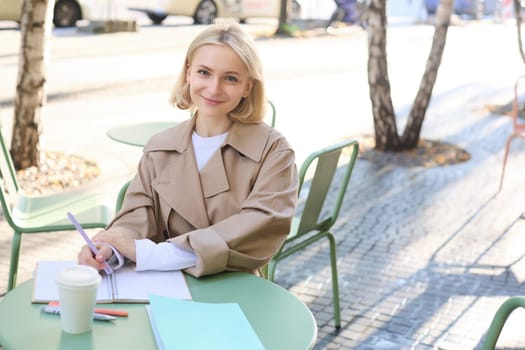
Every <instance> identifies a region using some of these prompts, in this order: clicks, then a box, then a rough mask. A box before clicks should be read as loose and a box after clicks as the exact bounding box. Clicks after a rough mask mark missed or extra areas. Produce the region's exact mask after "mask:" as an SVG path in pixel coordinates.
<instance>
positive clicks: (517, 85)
mask: <svg viewBox="0 0 525 350" xmlns="http://www.w3.org/2000/svg"><path fill="white" fill-rule="evenodd" d="M523 79H525V75H522V76H519V77H518V79H516V82H515V83H514V99H513V100H512V111H511V117H512V126H513V127H514V129H516V127H517V126H518V124H521V123H519V122H518V121H519V119H518V117H519V114H520V104H519V88H520V83H521V82H522V80H523Z"/></svg>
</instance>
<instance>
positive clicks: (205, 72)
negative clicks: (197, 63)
mask: <svg viewBox="0 0 525 350" xmlns="http://www.w3.org/2000/svg"><path fill="white" fill-rule="evenodd" d="M197 74H199V75H209V74H210V72H208V71H207V70H206V69H199V70H198V71H197Z"/></svg>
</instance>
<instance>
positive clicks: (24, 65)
mask: <svg viewBox="0 0 525 350" xmlns="http://www.w3.org/2000/svg"><path fill="white" fill-rule="evenodd" d="M52 9H53V6H52V4H51V5H49V0H24V1H23V5H22V20H21V24H20V27H21V48H20V56H19V67H18V79H17V85H16V96H15V103H14V105H15V108H14V111H15V116H14V123H13V133H12V138H11V156H12V158H13V163H14V166H15V168H16V169H25V168H28V167H30V166H38V161H39V137H40V131H41V130H40V117H41V113H42V106H43V105H44V103H45V100H46V94H45V89H44V87H45V83H46V72H45V68H46V64H45V63H46V57H47V50H46V41H47V39H48V37H49V36H50V35H51V27H52V23H51V21H52V16H53V13H52V12H53V11H52Z"/></svg>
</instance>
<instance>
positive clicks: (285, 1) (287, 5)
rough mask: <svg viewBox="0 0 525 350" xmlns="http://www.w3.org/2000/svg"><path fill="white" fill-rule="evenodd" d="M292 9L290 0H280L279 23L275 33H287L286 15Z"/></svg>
mask: <svg viewBox="0 0 525 350" xmlns="http://www.w3.org/2000/svg"><path fill="white" fill-rule="evenodd" d="M291 9H292V0H281V6H280V10H279V23H278V24H277V31H276V32H275V34H286V35H288V34H289V30H288V29H287V24H288V16H289V14H290V11H291Z"/></svg>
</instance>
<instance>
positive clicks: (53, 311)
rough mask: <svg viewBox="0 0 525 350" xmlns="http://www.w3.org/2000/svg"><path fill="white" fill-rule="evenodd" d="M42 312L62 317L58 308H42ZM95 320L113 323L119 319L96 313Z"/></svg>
mask: <svg viewBox="0 0 525 350" xmlns="http://www.w3.org/2000/svg"><path fill="white" fill-rule="evenodd" d="M40 311H42V312H45V313H46V314H55V315H60V308H59V307H57V306H42V308H41V309H40ZM93 319H94V320H98V321H113V320H116V319H117V318H116V317H114V316H110V315H104V314H99V313H96V312H95V313H94V314H93Z"/></svg>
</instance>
